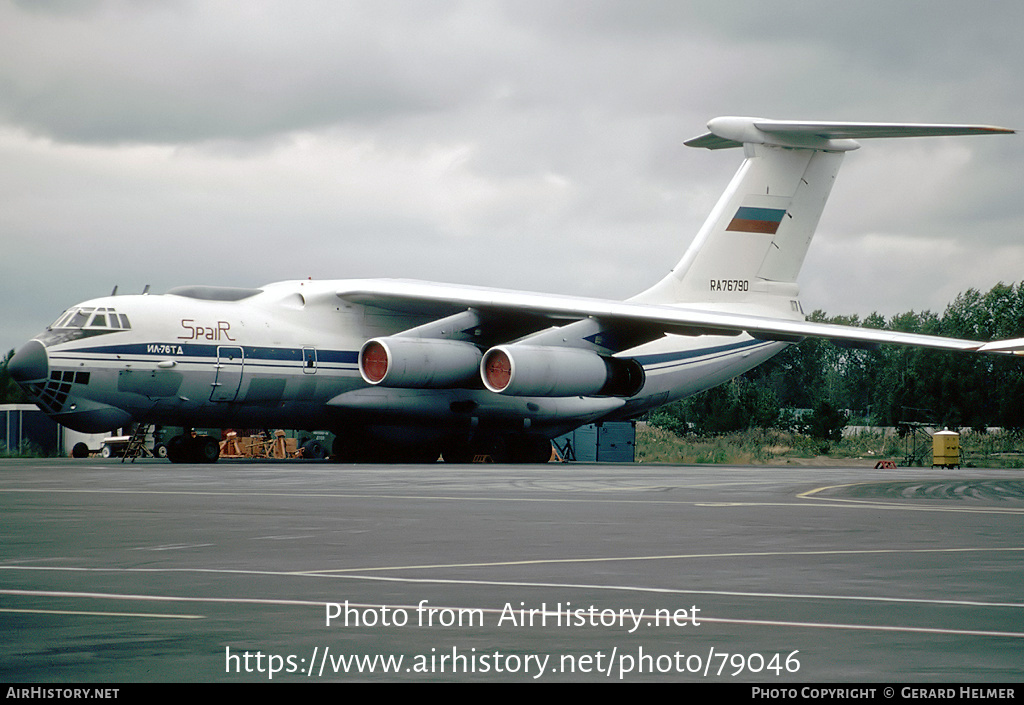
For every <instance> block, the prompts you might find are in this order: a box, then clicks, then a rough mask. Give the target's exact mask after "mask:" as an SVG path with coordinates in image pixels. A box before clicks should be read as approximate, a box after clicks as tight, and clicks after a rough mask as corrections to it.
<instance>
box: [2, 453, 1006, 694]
mask: <svg viewBox="0 0 1024 705" xmlns="http://www.w3.org/2000/svg"><path fill="white" fill-rule="evenodd" d="M1022 515H1024V471H1014V470H984V469H966V468H965V469H962V470H932V469H928V468H899V469H897V470H873V469H870V468H867V467H856V468H834V467H831V468H815V467H763V466H762V467H730V466H665V465H585V464H571V465H558V464H549V465H528V466H507V465H465V466H450V465H429V466H426V465H419V466H413V465H402V466H393V465H392V466H346V465H332V464H327V463H313V462H306V463H301V462H293V463H264V462H255V463H254V462H223V461H222V462H220V463H218V464H217V465H171V464H169V463H166V462H163V461H152V460H149V461H137V462H135V463H133V464H132V463H129V464H121V463H119V462H116V461H100V460H92V459H90V460H70V459H50V460H2V461H0V625H2V633H3V637H4V638H3V639H2V640H0V681H6V682H56V683H84V682H105V683H128V682H153V681H157V682H215V681H216V682H268V681H272V682H296V681H306V682H325V681H343V682H347V681H366V680H385V681H395V680H401V681H450V680H459V681H473V680H502V681H522V682H546V681H599V682H604V681H607V682H622V681H625V682H634V681H647V680H671V681H695V682H709V681H722V682H736V681H743V682H757V683H766V684H786V683H796V682H800V683H816V682H848V683H857V682H872V683H892V684H899V683H908V682H938V683H962V682H972V683H973V682H1015V681H1020V679H1021V677H1022V676H1024V658H1022V657H1021V653H1022V649H1024V582H1022V580H1021V574H1022V570H1021V569H1022V567H1024V531H1022V518H1024V517H1022Z"/></svg>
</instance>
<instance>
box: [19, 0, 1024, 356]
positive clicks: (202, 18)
mask: <svg viewBox="0 0 1024 705" xmlns="http://www.w3.org/2000/svg"><path fill="white" fill-rule="evenodd" d="M1022 28H1024V3H1021V2H1019V0H1006V1H1002V2H1000V1H990V2H983V3H978V2H975V3H971V2H942V1H938V0H929V1H927V2H912V1H903V2H891V0H887V1H884V2H883V1H874V0H863V1H861V2H856V3H826V2H795V1H790V2H742V3H741V2H735V3H730V2H724V1H723V0H713V1H710V2H682V1H680V0H663V1H662V0H628V1H625V0H623V1H611V0H604V1H602V0H592V1H587V2H584V1H583V0H577V1H572V2H566V1H562V2H560V1H558V0H543V1H536V2H534V1H531V0H508V1H507V2H502V1H500V0H466V1H464V2H456V1H450V2H449V1H445V0H407V1H402V2H399V1H393V2H389V1H386V0H385V1H381V0H373V1H369V0H367V1H365V2H342V1H338V0H329V1H327V0H325V1H323V2H316V1H307V0H288V1H284V0H281V1H280V2H264V1H260V0H247V1H246V2H237V1H234V0H232V1H227V0H225V1H223V2H219V1H210V0H194V1H185V0H133V1H130V0H109V1H105V0H49V1H47V0H24V1H23V2H3V3H0V244H2V251H0V295H2V301H3V304H4V305H3V308H2V311H3V312H2V313H0V349H2V351H7V350H9V349H11V348H15V347H18V346H20V345H21V344H22V343H23V342H24V341H25V340H27V339H28V338H30V337H31V336H32V335H33V334H35V333H37V332H39V331H40V330H42V329H43V328H44V327H45V326H46V325H47V324H49V323H50V322H51V321H52V320H53V319H55V318H56V317H57V315H58V314H59V313H60V312H61V311H62V310H64V309H65V308H67V307H69V306H71V305H73V304H75V303H77V302H79V301H81V300H84V299H89V298H93V297H96V296H102V295H106V294H108V293H110V290H111V289H112V288H113V286H114V285H115V284H117V285H119V287H120V289H119V290H120V292H122V293H130V292H137V291H141V290H142V288H143V287H144V286H145V285H146V284H150V285H152V289H153V291H154V292H157V293H159V292H162V291H164V290H166V289H168V288H170V287H173V286H178V285H183V284H220V285H237V286H258V285H260V284H264V283H267V282H272V281H278V280H282V279H294V278H305V277H313V278H315V279H344V278H350V277H353V278H361V277H378V276H380V277H411V278H419V279H429V280H439V281H452V282H458V283H467V284H478V285H489V286H497V287H505V288H522V289H529V290H534V291H548V292H557V293H574V294H581V295H589V296H601V297H609V298H624V297H627V296H630V295H632V294H635V293H637V292H638V291H640V290H642V289H644V288H646V287H647V286H648V285H650V284H651V283H653V282H654V281H656V280H658V279H660V278H661V277H662V276H663V275H664V274H665V272H667V271H668V270H669V269H670V268H671V267H672V265H673V264H674V263H675V262H676V261H677V260H678V259H679V257H680V255H681V254H682V251H683V249H684V248H685V246H686V245H687V244H688V242H689V241H690V239H691V238H692V237H693V235H694V234H695V233H696V232H697V230H698V228H699V227H700V225H701V223H702V222H703V220H704V218H705V217H706V215H707V213H708V211H709V210H710V209H711V207H712V206H713V205H714V202H715V200H716V199H717V197H718V196H719V194H720V193H721V192H722V190H723V189H724V188H725V186H726V184H727V183H728V181H729V179H730V177H731V176H732V174H733V172H734V171H735V170H736V168H737V167H738V166H739V162H740V160H741V154H740V152H739V151H737V150H730V151H720V152H710V151H707V150H698V149H691V148H688V147H684V146H683V144H682V143H683V140H685V139H688V138H690V137H693V136H696V135H698V134H701V133H702V132H704V131H705V124H706V122H707V120H708V119H709V118H712V117H714V116H717V115H759V116H763V117H769V118H777V119H811V120H865V121H911V122H944V123H948V122H956V123H960V122H965V123H985V124H994V125H1002V126H1006V127H1011V128H1017V129H1021V128H1024V91H1022V90H1021V76H1022V75H1024V41H1022V37H1021V29H1022ZM1022 157H1024V135H1014V136H985V137H973V138H938V139H920V140H881V141H867V142H865V143H864V146H863V148H862V149H860V150H858V151H856V152H853V153H850V154H848V155H847V157H846V161H845V164H844V166H843V169H842V171H841V172H840V174H839V178H838V181H837V184H836V187H835V189H834V190H833V195H832V198H831V200H830V201H829V205H828V206H827V207H826V209H825V214H824V216H823V218H822V221H821V224H820V226H819V228H818V235H817V237H816V239H815V242H814V244H813V245H812V247H811V252H810V255H809V256H808V259H807V262H806V264H805V267H804V271H803V273H802V275H801V278H800V281H801V286H802V296H801V298H802V300H803V303H804V308H805V309H806V310H808V311H810V310H813V309H816V308H820V309H824V310H825V311H827V312H829V313H833V314H835V313H845V314H852V313H857V314H860V315H862V316H864V315H867V314H869V313H871V312H872V311H879V312H881V313H883V314H885V315H887V316H888V315H891V314H894V313H898V312H903V311H907V310H911V309H914V310H922V309H930V310H933V311H936V312H941V311H942V310H943V309H944V308H945V306H946V305H947V304H948V303H949V302H950V301H951V300H952V299H953V298H954V297H955V296H956V294H957V293H959V292H961V291H963V290H965V289H967V288H969V287H974V288H976V289H980V290H982V291H987V290H988V289H989V288H991V287H992V286H993V285H994V284H995V283H997V282H999V281H1003V282H1007V283H1010V282H1017V281H1019V280H1020V279H1021V277H1022V274H1024V179H1022V178H1021V171H1022V164H1024V161H1022Z"/></svg>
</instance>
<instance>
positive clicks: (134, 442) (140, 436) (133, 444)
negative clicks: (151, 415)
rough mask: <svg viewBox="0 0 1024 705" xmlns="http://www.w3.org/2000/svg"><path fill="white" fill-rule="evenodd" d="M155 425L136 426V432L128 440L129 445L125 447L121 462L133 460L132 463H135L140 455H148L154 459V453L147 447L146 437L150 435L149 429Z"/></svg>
mask: <svg viewBox="0 0 1024 705" xmlns="http://www.w3.org/2000/svg"><path fill="white" fill-rule="evenodd" d="M152 425H153V424H150V423H142V422H140V423H137V424H135V431H134V432H133V433H132V437H131V438H129V439H128V445H127V446H125V449H124V455H122V456H121V462H122V463H123V462H124V461H125V458H131V459H132V462H133V463H134V462H135V458H136V457H138V456H140V455H143V456H145V455H148V456H149V457H150V458H152V457H153V451H151V450H150V449H149V448H147V447H146V436H147V435H149V429H150V427H151V426H152Z"/></svg>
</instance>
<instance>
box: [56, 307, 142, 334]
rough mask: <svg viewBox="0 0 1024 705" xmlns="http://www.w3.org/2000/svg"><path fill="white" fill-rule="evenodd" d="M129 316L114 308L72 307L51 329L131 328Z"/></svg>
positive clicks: (101, 329) (106, 329) (107, 329)
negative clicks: (117, 311)
mask: <svg viewBox="0 0 1024 705" xmlns="http://www.w3.org/2000/svg"><path fill="white" fill-rule="evenodd" d="M131 327H132V326H131V324H130V323H129V322H128V316H126V315H124V314H123V313H116V312H115V311H114V309H112V308H92V307H84V308H72V309H68V310H67V311H65V312H64V313H62V314H61V315H60V318H58V319H57V320H56V321H54V322H53V324H52V325H51V326H50V330H66V329H68V328H72V329H74V328H86V329H89V330H90V331H95V330H97V329H98V330H100V331H115V330H130V329H131Z"/></svg>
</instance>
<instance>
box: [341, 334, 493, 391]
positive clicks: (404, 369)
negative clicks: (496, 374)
mask: <svg viewBox="0 0 1024 705" xmlns="http://www.w3.org/2000/svg"><path fill="white" fill-rule="evenodd" d="M480 358H481V353H480V349H479V348H478V347H476V346H475V345H473V344H472V343H465V342H461V341H457V340H440V339H436V338H402V337H398V336H393V337H389V338H372V339H370V340H368V341H366V342H365V343H363V347H362V348H361V349H360V350H359V374H361V375H362V377H363V379H364V380H365V381H366V382H367V383H368V384H375V385H380V386H382V387H399V388H404V389H442V388H446V387H459V386H463V385H466V384H474V385H475V384H478V382H477V374H478V371H479V369H480Z"/></svg>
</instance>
